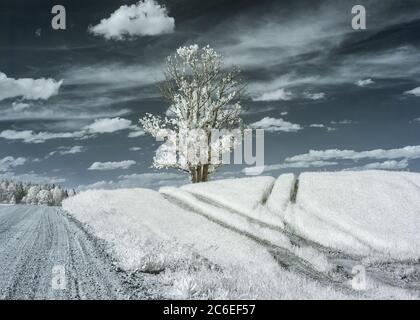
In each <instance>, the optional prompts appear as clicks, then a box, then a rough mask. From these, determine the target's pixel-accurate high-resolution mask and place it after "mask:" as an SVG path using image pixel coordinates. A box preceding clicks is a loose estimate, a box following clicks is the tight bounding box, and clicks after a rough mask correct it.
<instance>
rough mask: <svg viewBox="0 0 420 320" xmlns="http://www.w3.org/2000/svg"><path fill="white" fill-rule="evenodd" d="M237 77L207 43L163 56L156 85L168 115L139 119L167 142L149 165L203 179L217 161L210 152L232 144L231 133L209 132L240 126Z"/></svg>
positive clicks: (224, 149)
mask: <svg viewBox="0 0 420 320" xmlns="http://www.w3.org/2000/svg"><path fill="white" fill-rule="evenodd" d="M239 75H240V71H239V69H238V68H236V67H235V68H233V69H232V70H231V71H225V70H224V65H223V59H222V56H221V55H220V54H218V53H217V52H216V51H215V50H214V49H212V48H210V47H209V46H206V47H203V48H199V47H198V46H197V45H191V46H186V47H181V48H179V49H178V50H177V51H176V54H174V55H173V56H170V57H168V59H167V61H166V70H165V81H164V82H163V84H162V86H161V92H162V95H163V96H164V98H166V100H167V101H168V102H169V104H170V106H169V108H168V110H167V113H166V114H167V117H165V118H164V119H162V118H161V117H159V116H155V115H151V114H147V115H146V116H145V117H143V118H142V119H140V122H141V124H142V125H143V128H144V130H145V131H146V132H147V133H149V134H151V135H152V136H154V137H156V138H160V139H166V140H167V141H166V143H165V144H163V145H162V146H161V147H160V148H159V149H158V150H157V151H156V155H155V157H154V163H153V165H154V167H156V168H159V169H160V168H176V169H178V170H181V171H183V172H187V173H189V174H190V175H191V180H192V182H193V183H196V182H202V181H207V180H208V175H209V174H210V173H211V172H213V171H215V169H216V168H217V167H219V166H220V165H221V164H222V163H221V161H216V162H215V161H214V160H215V158H214V157H213V155H212V151H213V150H216V151H217V153H218V154H219V153H226V152H230V151H231V150H232V147H233V146H232V144H231V136H226V137H225V139H223V138H224V137H223V136H220V140H219V139H218V140H217V141H214V140H212V136H211V135H212V130H220V132H221V130H223V129H236V128H240V127H241V125H242V120H241V118H240V113H241V110H242V109H241V105H240V97H241V93H242V92H243V89H244V85H243V82H242V81H241V79H240V77H239ZM213 132H214V131H213ZM174 133H176V134H174ZM218 138H219V137H218ZM181 145H182V146H181ZM180 146H181V147H180Z"/></svg>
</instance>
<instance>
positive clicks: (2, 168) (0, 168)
mask: <svg viewBox="0 0 420 320" xmlns="http://www.w3.org/2000/svg"><path fill="white" fill-rule="evenodd" d="M25 162H26V158H23V157H19V158H14V157H10V156H8V157H5V158H3V159H0V172H7V171H9V170H10V169H12V168H14V167H17V166H21V165H23V164H25Z"/></svg>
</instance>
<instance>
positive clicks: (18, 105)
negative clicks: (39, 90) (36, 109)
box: [12, 102, 31, 112]
mask: <svg viewBox="0 0 420 320" xmlns="http://www.w3.org/2000/svg"><path fill="white" fill-rule="evenodd" d="M12 107H13V110H14V111H17V112H21V111H23V110H26V109H28V108H30V107H31V105H30V104H28V103H23V102H13V103H12Z"/></svg>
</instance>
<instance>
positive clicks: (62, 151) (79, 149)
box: [47, 146, 85, 158]
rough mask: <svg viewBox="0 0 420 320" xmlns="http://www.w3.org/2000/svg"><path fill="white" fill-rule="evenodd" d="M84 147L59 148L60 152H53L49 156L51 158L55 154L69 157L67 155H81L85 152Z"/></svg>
mask: <svg viewBox="0 0 420 320" xmlns="http://www.w3.org/2000/svg"><path fill="white" fill-rule="evenodd" d="M84 149H85V148H84V147H82V146H73V147H59V148H58V150H55V151H52V152H50V153H49V154H48V156H47V158H48V157H51V156H53V155H55V154H59V155H62V156H63V155H67V154H77V153H81V152H83V151H84Z"/></svg>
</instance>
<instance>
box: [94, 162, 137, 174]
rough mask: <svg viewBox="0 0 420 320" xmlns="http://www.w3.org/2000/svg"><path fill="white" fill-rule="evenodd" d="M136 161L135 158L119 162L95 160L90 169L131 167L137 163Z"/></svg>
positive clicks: (104, 169)
mask: <svg viewBox="0 0 420 320" xmlns="http://www.w3.org/2000/svg"><path fill="white" fill-rule="evenodd" d="M135 164H136V161H134V160H124V161H119V162H94V163H92V165H91V166H90V167H89V168H88V170H100V171H106V170H116V169H124V170H126V169H129V168H130V167H131V166H133V165H135Z"/></svg>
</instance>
